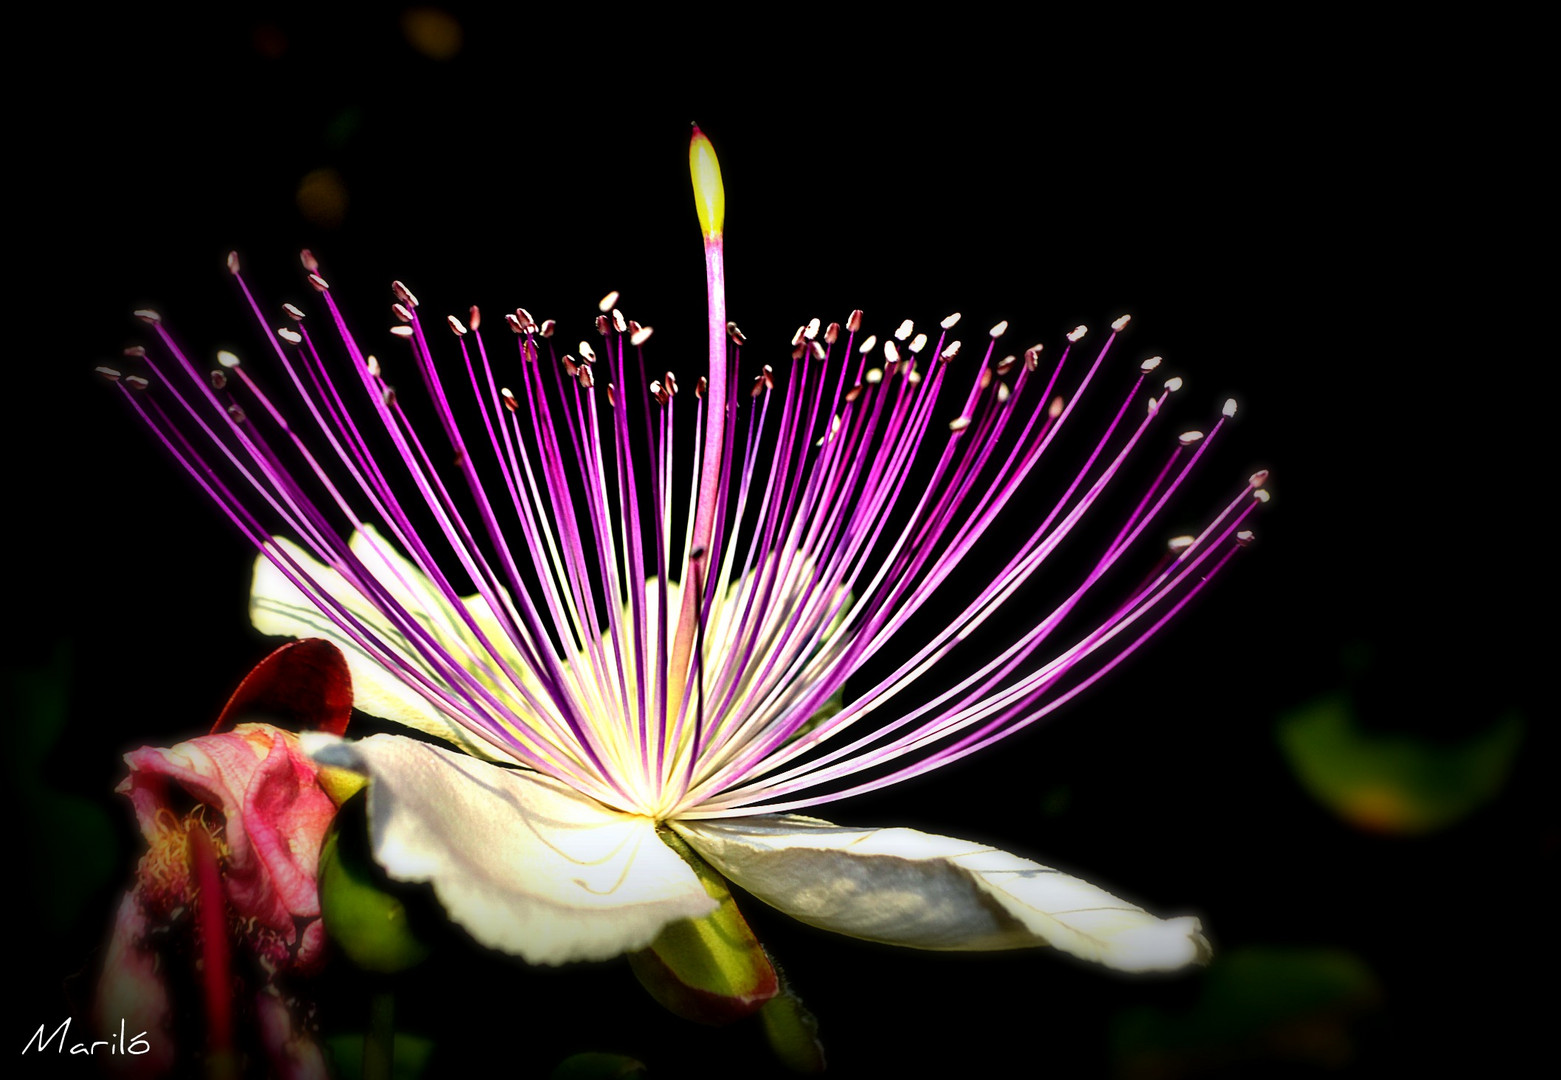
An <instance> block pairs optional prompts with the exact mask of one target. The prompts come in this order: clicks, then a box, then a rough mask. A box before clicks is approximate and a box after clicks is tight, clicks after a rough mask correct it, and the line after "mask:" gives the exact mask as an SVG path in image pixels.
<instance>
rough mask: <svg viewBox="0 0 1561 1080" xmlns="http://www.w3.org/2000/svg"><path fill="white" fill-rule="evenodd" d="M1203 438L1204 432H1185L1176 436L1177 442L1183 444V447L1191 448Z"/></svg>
mask: <svg viewBox="0 0 1561 1080" xmlns="http://www.w3.org/2000/svg"><path fill="white" fill-rule="evenodd" d="M1202 438H1203V432H1201V431H1184V432H1182V433H1181V434H1180V435H1178V436H1176V441H1177V442H1179V443H1181V444H1182V445H1183V446H1191V445H1192V444H1193V443H1195V442H1198V441H1199V440H1201V439H1202Z"/></svg>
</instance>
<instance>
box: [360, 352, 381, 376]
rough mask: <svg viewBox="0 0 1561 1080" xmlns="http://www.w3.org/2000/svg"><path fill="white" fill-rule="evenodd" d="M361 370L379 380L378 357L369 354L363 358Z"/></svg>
mask: <svg viewBox="0 0 1561 1080" xmlns="http://www.w3.org/2000/svg"><path fill="white" fill-rule="evenodd" d="M363 368H364V370H365V371H367V372H368V373H369V375H371V376H372V377H374V378H376V379H377V378H379V357H377V356H375V355H374V354H373V353H369V354H368V355H367V356H365V357H364V358H363Z"/></svg>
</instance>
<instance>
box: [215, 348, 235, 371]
mask: <svg viewBox="0 0 1561 1080" xmlns="http://www.w3.org/2000/svg"><path fill="white" fill-rule="evenodd" d="M217 363H219V364H221V365H222V366H223V367H225V368H236V367H238V357H237V356H236V355H234V354H233V353H230V352H228V350H226V349H222V350H221V351H219V352H218V353H217Z"/></svg>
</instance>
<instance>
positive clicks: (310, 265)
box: [298, 248, 320, 274]
mask: <svg viewBox="0 0 1561 1080" xmlns="http://www.w3.org/2000/svg"><path fill="white" fill-rule="evenodd" d="M298 261H299V262H300V263H302V264H303V268H304V269H305V270H307V271H309V273H311V274H317V273H319V272H320V260H319V259H316V258H315V257H314V252H312V251H310V250H309V249H308V248H304V249H303V250H302V251H300V252H299V253H298Z"/></svg>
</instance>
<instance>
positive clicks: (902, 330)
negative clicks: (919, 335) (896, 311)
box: [894, 319, 916, 341]
mask: <svg viewBox="0 0 1561 1080" xmlns="http://www.w3.org/2000/svg"><path fill="white" fill-rule="evenodd" d="M915 329H916V324H915V323H913V322H911V321H910V320H909V319H906V320H905V321H904V322H902V323H900V325H899V326H898V327H897V328H896V329H895V331H894V338H895V340H896V341H904V340H905V339H906V338H908V337H910V336H911V334H912V333H913V332H914V331H915Z"/></svg>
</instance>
